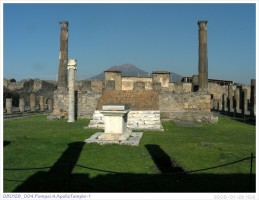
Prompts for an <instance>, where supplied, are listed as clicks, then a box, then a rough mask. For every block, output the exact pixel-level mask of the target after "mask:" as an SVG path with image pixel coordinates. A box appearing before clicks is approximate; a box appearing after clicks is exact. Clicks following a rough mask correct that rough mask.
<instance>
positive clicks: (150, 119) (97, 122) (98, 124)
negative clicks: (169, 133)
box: [87, 110, 163, 131]
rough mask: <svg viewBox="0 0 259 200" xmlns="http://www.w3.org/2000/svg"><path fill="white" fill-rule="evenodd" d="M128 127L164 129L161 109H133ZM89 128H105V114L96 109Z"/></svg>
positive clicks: (129, 116) (133, 128) (135, 128)
mask: <svg viewBox="0 0 259 200" xmlns="http://www.w3.org/2000/svg"><path fill="white" fill-rule="evenodd" d="M127 126H128V128H130V129H132V130H156V131H163V126H162V124H161V121H160V111H159V110H138V111H134V110H131V111H130V112H129V114H128V123H127ZM87 128H98V129H104V116H103V114H102V113H101V111H100V110H96V111H95V112H94V114H93V117H92V120H90V123H89V125H88V127H87Z"/></svg>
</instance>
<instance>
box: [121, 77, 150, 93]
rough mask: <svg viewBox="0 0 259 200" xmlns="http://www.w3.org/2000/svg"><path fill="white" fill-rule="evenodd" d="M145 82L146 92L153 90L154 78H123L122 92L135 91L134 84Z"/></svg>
mask: <svg viewBox="0 0 259 200" xmlns="http://www.w3.org/2000/svg"><path fill="white" fill-rule="evenodd" d="M138 82H143V83H144V84H145V90H152V89H153V82H152V77H129V76H127V77H122V90H133V89H134V84H135V83H138Z"/></svg>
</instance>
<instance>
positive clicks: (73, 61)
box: [67, 59, 77, 70]
mask: <svg viewBox="0 0 259 200" xmlns="http://www.w3.org/2000/svg"><path fill="white" fill-rule="evenodd" d="M76 62H77V61H76V59H69V60H68V66H67V69H68V70H69V69H73V70H76V68H77V65H76Z"/></svg>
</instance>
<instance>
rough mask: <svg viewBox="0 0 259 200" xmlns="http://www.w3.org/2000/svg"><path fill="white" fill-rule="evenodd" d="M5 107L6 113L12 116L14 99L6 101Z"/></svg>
mask: <svg viewBox="0 0 259 200" xmlns="http://www.w3.org/2000/svg"><path fill="white" fill-rule="evenodd" d="M5 107H6V113H7V114H11V113H12V111H13V99H12V98H6V99H5Z"/></svg>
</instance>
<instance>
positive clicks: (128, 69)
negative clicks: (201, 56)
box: [89, 64, 182, 82]
mask: <svg viewBox="0 0 259 200" xmlns="http://www.w3.org/2000/svg"><path fill="white" fill-rule="evenodd" d="M110 70H116V71H121V74H122V76H136V77H138V76H139V77H149V76H151V75H152V74H151V73H148V72H146V71H144V70H142V69H140V68H138V67H136V66H134V65H131V64H123V65H116V66H112V67H110V68H108V69H106V70H105V71H110ZM170 73H171V74H170V82H179V81H181V79H182V76H181V75H179V74H176V73H174V72H170ZM103 79H104V72H102V73H100V74H97V75H95V76H93V77H91V78H89V80H103Z"/></svg>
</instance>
